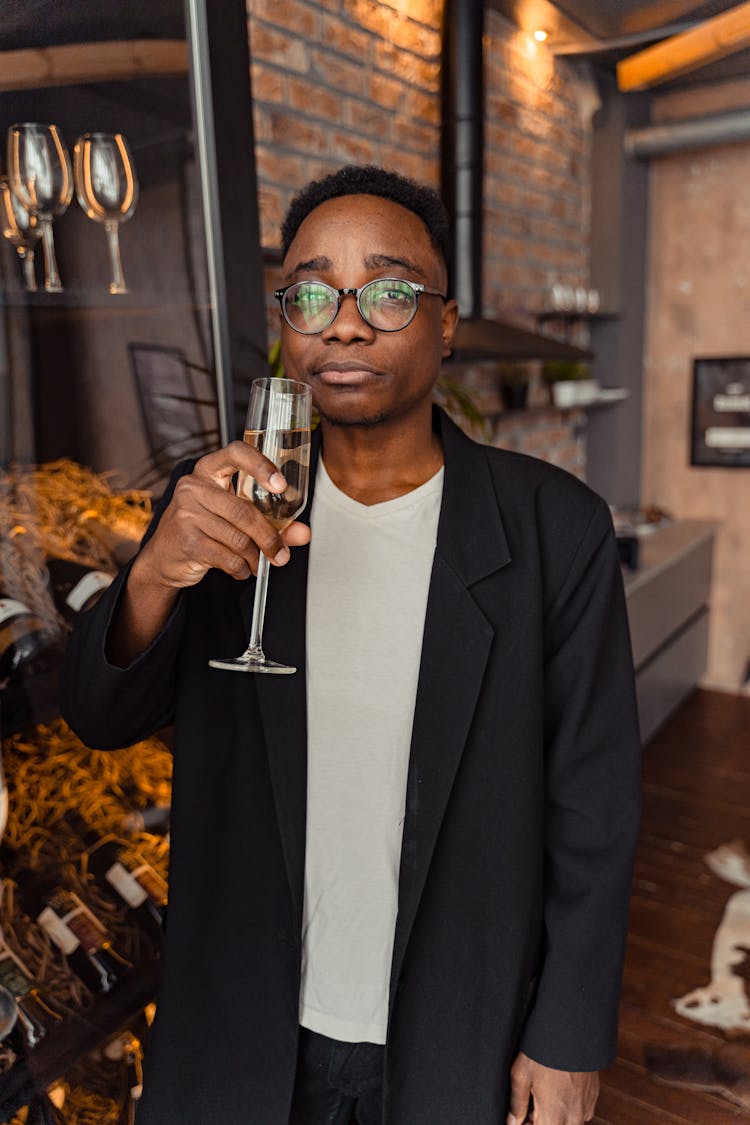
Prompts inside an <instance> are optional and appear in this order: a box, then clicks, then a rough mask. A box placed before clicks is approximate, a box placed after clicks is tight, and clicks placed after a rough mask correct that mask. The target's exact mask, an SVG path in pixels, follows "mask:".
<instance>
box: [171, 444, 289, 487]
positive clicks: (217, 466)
mask: <svg viewBox="0 0 750 1125" xmlns="http://www.w3.org/2000/svg"><path fill="white" fill-rule="evenodd" d="M238 471H243V472H246V473H250V475H251V476H253V477H255V479H256V480H257V481H258V482H259V483H260V484H261V485H262V486H263V487H264V488H267V489H269V490H270V491H271V492H283V491H284V489H285V488H286V481H285V480H284V477H283V476H282V474H281V473H280V472H279V471H278V469H277V468H276V466H275V465H274V463H273V461H269V460H268V458H267V457H264V456H263V454H262V453H259V452H258V450H257V449H255V448H254V447H253V446H252V445H246V444H245V442H244V441H231V442H230V443H229V445H225V446H224V448H223V449H217V450H216V451H215V452H214V453H207V454H206V455H205V457H201V458H200V460H199V461H196V463H195V467H194V469H193V475H194V476H197V477H200V478H202V479H204V480H212V481H213V482H214V484H218V485H219V486H220V487H221V488H223V489H225V490H227V489H229V487H230V485H231V483H232V477H233V476H234V474H235V473H236V472H238Z"/></svg>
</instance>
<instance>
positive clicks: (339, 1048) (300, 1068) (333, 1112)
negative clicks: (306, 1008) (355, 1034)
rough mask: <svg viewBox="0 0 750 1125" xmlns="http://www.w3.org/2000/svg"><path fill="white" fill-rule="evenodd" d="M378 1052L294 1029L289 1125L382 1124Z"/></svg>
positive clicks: (378, 1049)
mask: <svg viewBox="0 0 750 1125" xmlns="http://www.w3.org/2000/svg"><path fill="white" fill-rule="evenodd" d="M382 1121H383V1047H382V1046H378V1045H377V1044H376V1043H341V1042H339V1041H338V1040H337V1039H328V1038H327V1037H326V1036H325V1035H318V1034H317V1033H316V1032H314V1031H308V1030H307V1028H304V1027H301V1028H300V1039H299V1054H298V1056H297V1076H296V1079H295V1083H294V1098H293V1101H292V1112H291V1116H290V1118H289V1125H355V1123H356V1125H382Z"/></svg>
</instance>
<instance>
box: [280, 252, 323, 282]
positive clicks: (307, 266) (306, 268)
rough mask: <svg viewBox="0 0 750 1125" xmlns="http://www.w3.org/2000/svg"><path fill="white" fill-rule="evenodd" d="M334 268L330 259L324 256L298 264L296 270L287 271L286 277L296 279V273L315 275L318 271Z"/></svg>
mask: <svg viewBox="0 0 750 1125" xmlns="http://www.w3.org/2000/svg"><path fill="white" fill-rule="evenodd" d="M332 266H333V262H332V261H331V259H330V258H326V257H324V256H321V257H318V258H310V259H309V261H307V262H297V265H296V266H295V267H294V269H291V270H287V273H286V276H287V277H288V278H289V277H294V275H295V273H315V272H316V270H329V269H331V267H332Z"/></svg>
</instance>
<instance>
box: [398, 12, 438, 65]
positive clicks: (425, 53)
mask: <svg viewBox="0 0 750 1125" xmlns="http://www.w3.org/2000/svg"><path fill="white" fill-rule="evenodd" d="M390 39H391V41H392V42H393V43H395V45H396V46H397V47H402V48H403V49H404V50H405V51H411V52H412V53H413V54H415V55H421V56H422V58H425V59H434V58H437V57H438V56H439V54H440V33H439V32H438V30H437V29H436V28H432V27H425V26H424V25H423V24H419V23H415V22H414V20H410V19H406V18H403V17H401V18H398V19H394V21H393V22H392V24H391V27H390Z"/></svg>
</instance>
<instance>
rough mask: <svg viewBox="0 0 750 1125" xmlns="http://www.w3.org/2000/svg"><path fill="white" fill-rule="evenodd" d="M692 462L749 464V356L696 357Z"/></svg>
mask: <svg viewBox="0 0 750 1125" xmlns="http://www.w3.org/2000/svg"><path fill="white" fill-rule="evenodd" d="M690 464H691V465H697V466H707V467H708V466H710V467H713V468H718V467H721V468H731V469H742V468H750V357H748V356H741V357H720V358H716V359H695V360H693V407H692V412H691V427H690Z"/></svg>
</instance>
